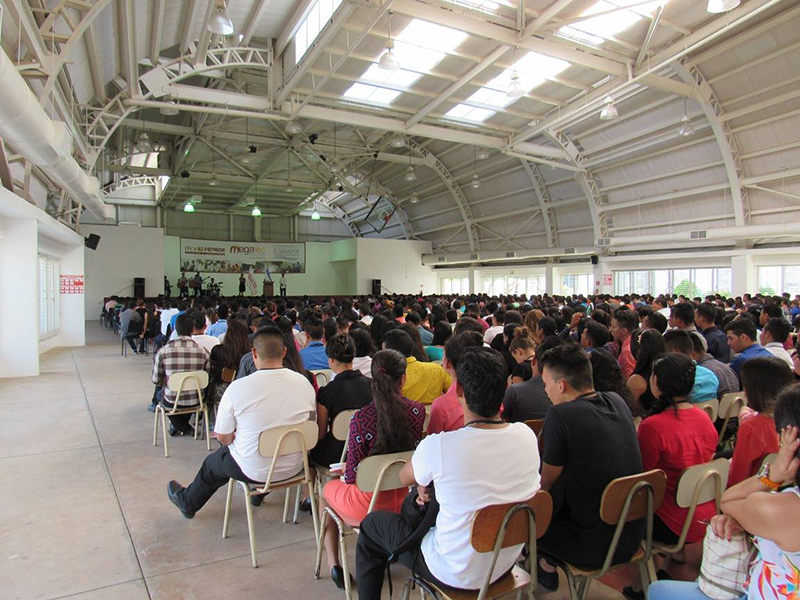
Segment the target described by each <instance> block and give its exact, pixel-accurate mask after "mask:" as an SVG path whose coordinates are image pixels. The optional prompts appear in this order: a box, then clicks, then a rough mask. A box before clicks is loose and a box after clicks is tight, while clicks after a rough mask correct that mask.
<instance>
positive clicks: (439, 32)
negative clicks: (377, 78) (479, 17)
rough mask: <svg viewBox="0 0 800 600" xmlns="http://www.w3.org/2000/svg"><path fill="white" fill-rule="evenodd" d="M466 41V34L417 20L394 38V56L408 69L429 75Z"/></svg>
mask: <svg viewBox="0 0 800 600" xmlns="http://www.w3.org/2000/svg"><path fill="white" fill-rule="evenodd" d="M465 39H467V34H466V33H464V32H463V31H456V30H455V29H451V28H450V27H444V26H442V25H434V24H433V23H428V22H427V21H421V20H420V19H414V20H413V21H411V23H409V24H408V25H407V26H406V28H405V29H403V31H402V32H400V33H399V34H398V35H397V37H396V38H395V48H394V53H395V54H396V55H397V60H399V61H400V64H401V65H403V66H404V67H405V69H408V70H412V71H416V72H419V73H428V72H429V71H430V70H431V69H432V68H433V67H434V66H436V65H437V64H439V63H440V62H441V61H442V60H443V59H444V57H445V56H447V53H448V52H452V51H453V50H454V49H455V48H456V47H457V46H459V45H460V44H461V42H463V41H464V40H465Z"/></svg>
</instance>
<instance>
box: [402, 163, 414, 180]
mask: <svg viewBox="0 0 800 600" xmlns="http://www.w3.org/2000/svg"><path fill="white" fill-rule="evenodd" d="M403 179H405V180H406V181H416V180H417V174H416V173H414V167H412V166H411V165H408V168H407V169H406V174H405V177H403Z"/></svg>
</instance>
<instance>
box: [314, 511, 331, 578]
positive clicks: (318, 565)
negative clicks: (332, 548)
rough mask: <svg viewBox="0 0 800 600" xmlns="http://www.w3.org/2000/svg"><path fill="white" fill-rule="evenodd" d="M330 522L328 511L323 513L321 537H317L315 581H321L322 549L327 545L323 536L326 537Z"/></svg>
mask: <svg viewBox="0 0 800 600" xmlns="http://www.w3.org/2000/svg"><path fill="white" fill-rule="evenodd" d="M327 521H328V511H327V510H323V511H322V522H321V523H320V529H319V537H317V559H316V563H314V579H319V572H320V571H321V570H322V548H323V546H324V545H325V544H324V541H325V540H324V539H323V536H324V535H325V524H326V523H327Z"/></svg>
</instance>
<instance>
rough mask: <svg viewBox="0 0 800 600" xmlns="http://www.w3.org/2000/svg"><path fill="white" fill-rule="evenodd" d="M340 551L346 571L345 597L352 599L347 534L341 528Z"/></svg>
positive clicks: (343, 567) (343, 568)
mask: <svg viewBox="0 0 800 600" xmlns="http://www.w3.org/2000/svg"><path fill="white" fill-rule="evenodd" d="M339 553H340V555H341V558H342V571H343V572H344V597H345V598H346V599H347V600H351V593H352V592H351V589H350V565H349V564H348V562H347V534H346V533H345V532H344V531H342V529H341V527H340V528H339Z"/></svg>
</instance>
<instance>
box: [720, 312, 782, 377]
mask: <svg viewBox="0 0 800 600" xmlns="http://www.w3.org/2000/svg"><path fill="white" fill-rule="evenodd" d="M725 335H727V336H728V346H730V349H731V351H732V352H733V353H735V354H736V356H735V357H734V358H733V360H731V369H733V371H734V372H735V373H736V376H737V377H738V378H739V383H740V384H741V382H742V374H741V370H742V365H743V364H744V363H746V362H747V361H748V360H750V359H751V358H755V357H756V356H772V353H771V352H770V351H769V350H767V349H766V348H764V346H762V345H761V344H759V343H758V342H757V341H756V338H757V336H758V333H757V330H756V325H755V323H754V322H753V319H752V318H750V317H749V316H747V315H745V314H744V313H742V314H741V315H739V316H738V317H736V318H735V319H734V320H733V321H731V322H730V323H728V324H727V325H726V326H725Z"/></svg>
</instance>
